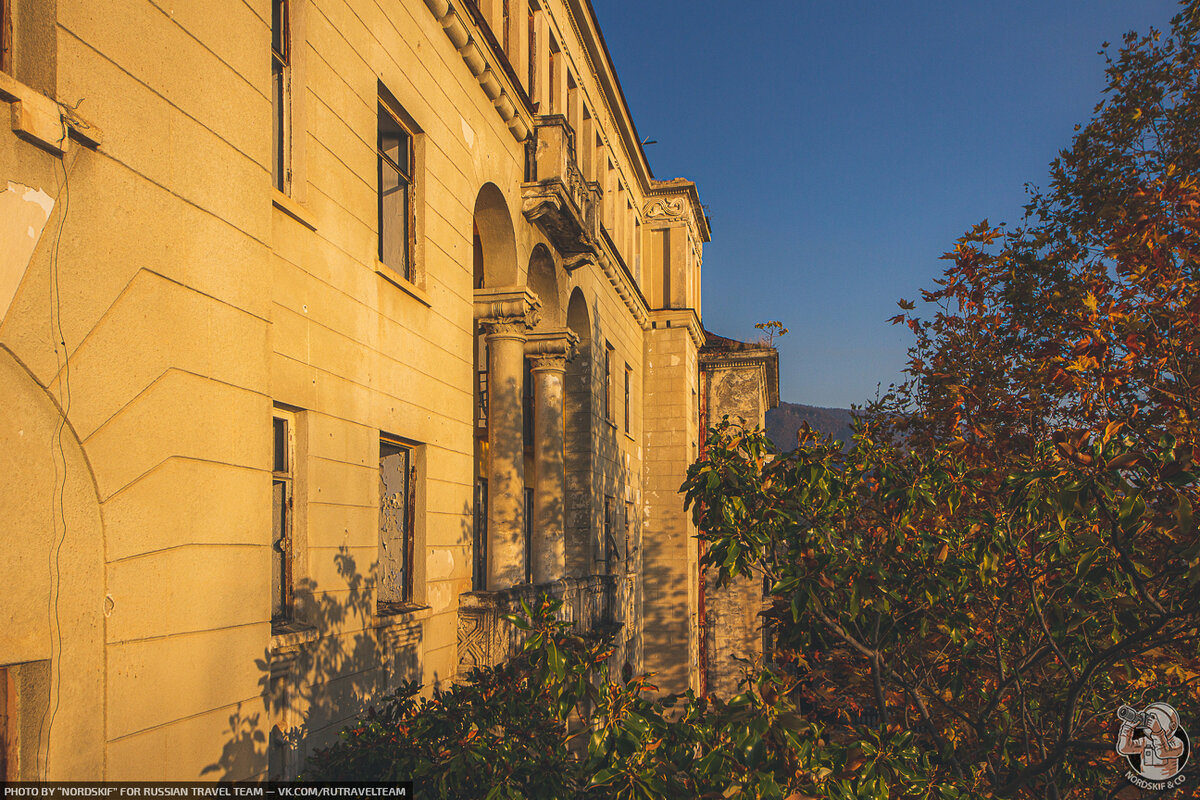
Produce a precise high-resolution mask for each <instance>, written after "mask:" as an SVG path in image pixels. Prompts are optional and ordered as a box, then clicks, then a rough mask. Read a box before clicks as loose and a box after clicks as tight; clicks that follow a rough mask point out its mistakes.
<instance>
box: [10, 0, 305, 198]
mask: <svg viewBox="0 0 1200 800" xmlns="http://www.w3.org/2000/svg"><path fill="white" fill-rule="evenodd" d="M5 1H6V0H0V2H5ZM290 2H291V0H272V2H271V178H272V181H273V182H274V185H275V188H276V189H278V190H279V191H281V192H283V193H285V194H288V193H290V190H291V183H292V169H291V163H290V161H291V159H290V158H289V150H290V149H291V123H290V120H291V94H292V86H291V82H292V70H291V62H292V53H291V30H290V24H289V18H290V11H291V9H290Z"/></svg>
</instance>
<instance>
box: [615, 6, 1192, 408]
mask: <svg viewBox="0 0 1200 800" xmlns="http://www.w3.org/2000/svg"><path fill="white" fill-rule="evenodd" d="M593 5H594V7H595V9H596V14H597V16H598V17H599V20H600V25H601V28H602V29H603V32H604V36H605V40H606V42H607V44H608V48H609V51H610V52H611V53H612V57H613V60H614V62H615V63H616V67H617V71H618V73H619V75H620V78H621V83H622V87H623V88H624V91H625V96H626V99H627V100H628V101H629V104H630V106H631V108H632V111H633V115H634V119H635V122H636V124H637V126H638V132H639V134H640V135H641V137H642V138H643V139H655V140H657V141H658V143H657V144H654V145H649V146H648V147H647V148H646V152H647V156H648V158H649V159H650V164H651V167H652V169H653V170H654V174H655V176H656V177H659V178H671V177H676V176H682V177H686V178H690V179H692V180H694V181H696V182H697V184H698V185H699V190H700V199H701V202H703V203H704V204H705V205H706V206H707V207H708V210H709V214H710V216H711V218H712V226H713V241H712V242H711V243H710V244H709V245H707V247H706V249H705V257H704V304H705V305H704V319H705V324H706V326H707V327H709V328H710V329H711V330H714V331H716V332H718V333H720V334H722V335H725V336H733V337H737V338H743V339H752V338H755V337H756V335H757V333H758V332H757V331H756V330H755V329H754V324H755V323H756V322H762V321H765V320H769V319H777V320H781V321H782V322H783V323H784V325H786V326H787V327H788V328H790V329H791V332H790V333H789V334H788V335H787V336H786V337H785V338H784V339H782V340H781V341H780V342H779V347H780V384H781V385H780V395H781V398H782V399H784V400H788V401H791V402H799V403H807V404H810V405H820V406H838V407H847V406H849V405H850V404H851V403H860V404H861V403H863V402H865V401H866V400H868V399H869V398H871V397H873V396H874V394H875V390H876V385H877V384H880V383H882V384H883V385H884V386H886V385H887V384H888V383H890V382H893V381H896V380H899V378H900V370H901V369H902V367H903V365H904V360H905V351H906V349H907V347H908V345H909V343H910V337H909V336H908V335H906V334H907V331H906V330H903V329H901V328H899V327H893V326H891V325H889V324H888V323H887V320H888V318H890V317H891V316H893V315H894V314H896V313H898V309H897V308H896V301H897V300H898V299H900V298H902V297H903V298H906V299H915V298H916V297H917V296H918V294H919V292H918V289H919V288H922V287H925V288H928V287H930V286H931V285H932V282H933V279H934V278H936V277H937V276H938V275H940V273H941V270H942V269H943V267H944V262H942V261H940V260H939V256H940V255H941V254H942V253H944V252H946V251H947V250H949V249H951V247H952V246H953V243H954V240H955V239H956V238H957V237H958V236H959V235H961V234H962V233H963V232H964V231H965V230H966V229H967V228H969V227H970V226H971V225H973V224H975V223H976V222H979V221H980V220H982V219H984V218H985V217H986V218H988V219H990V220H991V221H992V222H1000V221H1009V222H1015V221H1017V220H1018V219H1019V218H1020V215H1021V206H1022V205H1023V203H1024V202H1025V189H1024V187H1025V184H1026V183H1027V182H1028V183H1032V184H1039V185H1042V184H1044V183H1045V179H1046V175H1047V165H1048V164H1049V162H1050V161H1051V159H1053V158H1054V156H1055V155H1056V153H1057V152H1058V150H1059V149H1061V148H1063V147H1065V146H1067V145H1068V144H1069V143H1070V140H1071V136H1072V132H1073V128H1074V125H1075V124H1076V123H1077V122H1084V121H1086V120H1087V118H1088V116H1089V114H1090V113H1091V110H1092V107H1093V106H1094V105H1095V104H1096V103H1097V102H1098V101H1099V100H1100V98H1101V90H1102V89H1103V86H1104V62H1103V59H1102V58H1101V56H1099V55H1098V54H1097V51H1098V50H1099V49H1100V44H1101V43H1102V42H1104V41H1106V40H1107V41H1111V42H1119V41H1120V37H1121V35H1122V34H1123V33H1124V32H1126V31H1128V30H1139V31H1145V30H1146V29H1148V28H1149V27H1150V26H1152V25H1153V26H1155V27H1158V28H1160V29H1166V28H1167V27H1168V22H1169V20H1170V18H1171V16H1172V15H1173V14H1174V13H1175V11H1176V9H1177V6H1176V5H1175V3H1173V2H1166V1H1165V0H1069V1H1068V0H1038V1H1037V2H1027V1H1026V0H1007V1H1006V2H980V1H979V0H957V2H934V1H933V0H910V2H900V1H899V0H876V2H862V1H860V0H829V1H828V2H804V1H803V0H801V1H800V2H796V1H795V0H793V2H777V1H776V0H762V1H761V2H757V3H744V2H729V1H728V0H695V1H694V2H687V3H684V2H666V1H665V0H658V1H657V2H639V3H632V2H629V0H593ZM919 308H920V306H918V309H919Z"/></svg>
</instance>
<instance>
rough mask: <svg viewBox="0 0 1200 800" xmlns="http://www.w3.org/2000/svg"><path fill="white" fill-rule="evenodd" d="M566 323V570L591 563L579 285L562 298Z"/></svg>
mask: <svg viewBox="0 0 1200 800" xmlns="http://www.w3.org/2000/svg"><path fill="white" fill-rule="evenodd" d="M566 322H567V327H568V328H569V329H570V330H571V331H572V332H573V333H574V334H575V335H576V336H578V337H579V342H578V344H577V346H576V347H577V352H576V355H575V358H573V359H572V360H571V361H570V363H568V364H567V374H566V376H565V381H566V386H565V387H564V392H563V425H564V428H565V431H564V434H565V436H564V441H563V460H564V467H565V469H566V486H567V490H566V520H565V524H566V531H565V534H566V551H567V552H566V557H567V558H566V560H567V574H568V575H575V576H582V575H590V574H592V572H594V569H593V566H594V565H593V563H592V552H591V550H592V545H591V539H592V535H591V528H592V502H593V500H592V441H593V431H592V425H593V420H592V328H591V316H590V314H589V313H588V307H587V300H585V299H584V296H583V292H582V291H580V290H579V289H575V291H574V292H573V293H572V294H571V300H570V302H569V303H568V304H567V320H566Z"/></svg>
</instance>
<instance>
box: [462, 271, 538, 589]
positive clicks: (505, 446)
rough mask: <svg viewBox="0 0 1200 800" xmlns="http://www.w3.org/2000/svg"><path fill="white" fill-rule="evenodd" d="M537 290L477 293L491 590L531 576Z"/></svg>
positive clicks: (489, 581)
mask: <svg viewBox="0 0 1200 800" xmlns="http://www.w3.org/2000/svg"><path fill="white" fill-rule="evenodd" d="M540 305H541V303H539V302H538V299H537V296H536V295H534V294H533V293H531V292H529V291H528V290H527V289H525V288H524V287H516V288H511V289H489V290H482V291H479V292H476V293H475V316H476V318H477V319H478V320H479V322H480V325H481V326H482V327H483V330H484V333H485V334H486V336H487V343H488V376H487V391H488V548H487V552H488V568H487V572H488V576H487V588H488V590H489V591H499V590H502V589H507V588H509V587H510V586H514V585H516V584H518V583H522V582H523V581H524V579H525V568H524V562H525V544H524V531H525V450H524V441H523V432H524V409H523V407H522V402H521V389H522V384H523V383H524V377H525V338H526V335H527V333H528V330H529V328H531V327H532V326H533V325H535V324H537V319H538V315H537V309H538V308H539V307H540Z"/></svg>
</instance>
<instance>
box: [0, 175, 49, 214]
mask: <svg viewBox="0 0 1200 800" xmlns="http://www.w3.org/2000/svg"><path fill="white" fill-rule="evenodd" d="M21 189H24V190H25V193H24V194H22V195H21V199H22V200H24V201H25V202H26V203H34V204H35V205H38V206H40V207H41V209H42V211H43V212H45V215H46V216H45V219H43V220H42V222H45V221H46V220H47V219H50V212H51V211H52V210H53V209H54V198H53V197H51V196H50V195H48V194H46V193H45V192H43V191H42V190H41V189H34V188H33V187H32V186H22V185H21V184H19V183H13V182H12V181H9V182H8V191H10V192H19V191H20V190H21Z"/></svg>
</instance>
